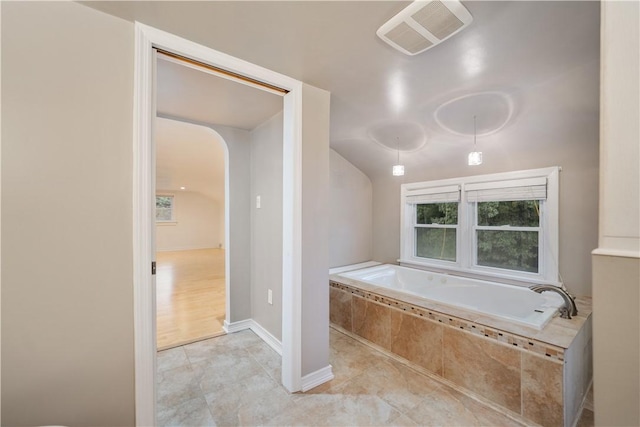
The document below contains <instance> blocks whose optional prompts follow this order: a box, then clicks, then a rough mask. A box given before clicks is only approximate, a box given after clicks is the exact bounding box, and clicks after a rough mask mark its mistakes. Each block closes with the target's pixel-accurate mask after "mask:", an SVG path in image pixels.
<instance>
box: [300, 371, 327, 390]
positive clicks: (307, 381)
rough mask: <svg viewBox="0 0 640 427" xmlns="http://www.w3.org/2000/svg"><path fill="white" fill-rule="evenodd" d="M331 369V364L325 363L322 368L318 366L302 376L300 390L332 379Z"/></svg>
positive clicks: (309, 388) (308, 388)
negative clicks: (315, 369) (313, 370)
mask: <svg viewBox="0 0 640 427" xmlns="http://www.w3.org/2000/svg"><path fill="white" fill-rule="evenodd" d="M333 378H334V377H333V370H332V367H331V365H327V366H325V367H324V368H320V369H318V370H317V371H315V372H311V373H310V374H307V375H305V376H304V377H302V391H303V392H305V391H308V390H311V389H312V388H315V387H318V386H319V385H320V384H324V383H326V382H327V381H331V380H332V379H333Z"/></svg>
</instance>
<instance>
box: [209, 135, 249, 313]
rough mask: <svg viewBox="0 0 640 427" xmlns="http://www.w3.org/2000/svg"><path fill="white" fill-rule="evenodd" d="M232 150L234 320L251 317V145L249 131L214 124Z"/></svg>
mask: <svg viewBox="0 0 640 427" xmlns="http://www.w3.org/2000/svg"><path fill="white" fill-rule="evenodd" d="M211 129H213V130H215V131H216V132H218V134H219V135H220V136H221V137H222V139H223V140H224V143H225V144H226V146H227V149H228V150H229V218H228V219H229V235H230V241H229V243H228V247H227V251H228V252H229V264H230V265H229V294H230V295H229V298H230V304H231V306H230V308H229V313H227V316H230V317H229V321H230V322H238V321H240V320H246V319H250V318H251V269H250V268H247V254H249V253H251V194H250V189H251V144H250V135H249V132H248V131H246V130H242V129H236V128H231V127H226V126H217V125H216V126H211Z"/></svg>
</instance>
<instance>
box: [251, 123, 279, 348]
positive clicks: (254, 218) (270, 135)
mask: <svg viewBox="0 0 640 427" xmlns="http://www.w3.org/2000/svg"><path fill="white" fill-rule="evenodd" d="M250 141H251V315H252V318H253V320H255V321H256V322H257V323H259V324H260V325H261V326H262V327H263V328H265V329H266V330H267V331H268V332H269V333H271V335H273V336H274V337H276V338H277V339H278V340H280V341H282V189H283V187H282V141H283V114H282V113H278V114H276V115H275V116H273V117H272V118H271V119H269V120H267V121H266V122H264V123H263V124H261V125H260V126H258V127H257V128H255V129H254V130H253V131H252V132H251V137H250ZM257 196H260V208H259V209H258V208H257V205H256V197H257ZM269 289H271V290H272V292H273V300H272V301H273V304H269V303H268V302H267V292H268V290H269Z"/></svg>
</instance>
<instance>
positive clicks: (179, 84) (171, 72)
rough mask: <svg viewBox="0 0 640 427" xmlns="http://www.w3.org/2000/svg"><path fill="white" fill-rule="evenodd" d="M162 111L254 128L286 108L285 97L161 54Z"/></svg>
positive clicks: (159, 96)
mask: <svg viewBox="0 0 640 427" xmlns="http://www.w3.org/2000/svg"><path fill="white" fill-rule="evenodd" d="M158 58H159V59H158V65H157V81H158V85H157V92H156V94H157V99H156V107H157V110H158V114H159V115H161V116H163V117H174V118H183V119H188V120H190V121H193V122H202V123H215V124H219V125H224V126H230V127H234V128H239V129H245V130H252V129H254V128H255V127H256V126H258V125H259V124H260V123H264V122H265V121H266V120H267V119H269V118H271V117H273V116H274V115H275V114H277V113H278V112H279V111H281V110H282V103H283V101H282V97H281V96H279V95H274V94H272V93H270V92H266V91H262V90H259V89H255V88H253V87H250V86H247V85H244V84H241V83H237V82H234V81H231V80H228V79H226V78H222V77H216V76H213V75H211V74H208V73H207V72H203V71H202V70H198V69H194V68H191V67H189V66H186V65H180V64H178V63H176V62H174V61H171V60H166V59H162V57H161V56H159V57H158Z"/></svg>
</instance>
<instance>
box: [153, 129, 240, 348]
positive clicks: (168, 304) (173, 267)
mask: <svg viewBox="0 0 640 427" xmlns="http://www.w3.org/2000/svg"><path fill="white" fill-rule="evenodd" d="M155 130H156V131H155V146H156V239H155V242H156V243H155V250H156V266H157V268H156V328H157V338H156V339H157V348H158V350H165V349H168V348H173V347H177V346H181V345H185V344H189V343H192V342H195V341H199V340H203V339H207V338H212V337H215V336H218V335H221V334H223V333H224V330H223V325H224V321H225V319H226V316H228V307H229V305H228V304H227V301H228V298H227V297H226V295H228V294H229V292H228V287H229V273H228V271H229V269H228V268H227V266H228V265H229V261H228V254H229V252H228V250H227V249H228V244H229V242H230V239H229V235H228V234H229V232H228V226H227V224H228V221H227V219H228V218H229V215H228V213H227V207H228V189H229V186H228V185H227V180H228V164H229V162H228V148H227V144H226V142H225V141H224V139H223V138H222V137H221V136H220V134H219V133H217V132H216V131H215V130H213V129H211V128H210V127H207V126H200V125H195V124H192V123H187V122H184V121H180V120H173V119H168V118H163V117H158V118H156V124H155Z"/></svg>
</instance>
